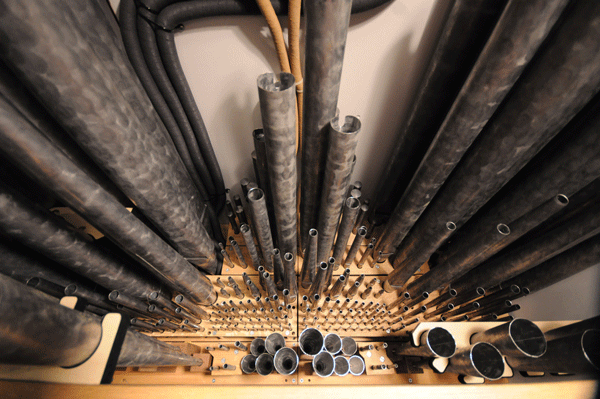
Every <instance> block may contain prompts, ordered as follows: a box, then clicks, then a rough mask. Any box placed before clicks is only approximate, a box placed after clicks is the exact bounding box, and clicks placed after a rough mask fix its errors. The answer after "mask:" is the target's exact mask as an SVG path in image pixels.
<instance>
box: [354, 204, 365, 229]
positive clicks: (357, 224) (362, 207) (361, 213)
mask: <svg viewBox="0 0 600 399" xmlns="http://www.w3.org/2000/svg"><path fill="white" fill-rule="evenodd" d="M368 211H369V204H365V203H362V204H361V205H360V210H359V211H358V216H357V217H356V222H355V223H354V228H353V229H352V233H354V234H356V233H357V231H358V228H359V227H360V226H362V225H363V220H364V219H365V216H366V214H367V212H368ZM365 228H366V227H365Z"/></svg>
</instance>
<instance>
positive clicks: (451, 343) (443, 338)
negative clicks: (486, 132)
mask: <svg viewBox="0 0 600 399" xmlns="http://www.w3.org/2000/svg"><path fill="white" fill-rule="evenodd" d="M425 334H426V344H427V347H428V348H429V350H431V352H432V353H433V354H434V355H435V356H438V357H443V358H450V357H452V356H453V355H454V353H455V352H456V341H455V340H454V337H453V336H452V334H450V332H449V331H448V330H446V329H445V328H442V327H434V328H432V329H430V330H428V331H427V332H426V333H425Z"/></svg>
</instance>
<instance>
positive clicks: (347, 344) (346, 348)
mask: <svg viewBox="0 0 600 399" xmlns="http://www.w3.org/2000/svg"><path fill="white" fill-rule="evenodd" d="M357 350H358V346H357V345H356V341H355V340H354V339H353V338H350V337H344V338H343V339H342V353H343V354H344V355H345V356H352V355H354V354H355V353H356V351H357Z"/></svg>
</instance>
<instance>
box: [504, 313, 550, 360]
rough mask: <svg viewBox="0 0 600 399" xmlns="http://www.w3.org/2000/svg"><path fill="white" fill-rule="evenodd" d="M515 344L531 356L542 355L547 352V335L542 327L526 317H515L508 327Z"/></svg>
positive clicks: (526, 354)
mask: <svg viewBox="0 0 600 399" xmlns="http://www.w3.org/2000/svg"><path fill="white" fill-rule="evenodd" d="M508 331H509V335H510V338H511V340H512V341H513V343H514V344H515V346H516V347H517V348H518V349H519V350H520V351H521V352H522V353H523V354H524V355H525V356H529V357H540V356H542V355H543V354H544V353H546V347H547V343H546V337H545V336H544V333H543V332H542V330H540V328H539V327H538V326H537V325H535V324H534V323H533V322H531V321H529V320H526V319H515V320H513V321H511V322H510V325H509V327H508Z"/></svg>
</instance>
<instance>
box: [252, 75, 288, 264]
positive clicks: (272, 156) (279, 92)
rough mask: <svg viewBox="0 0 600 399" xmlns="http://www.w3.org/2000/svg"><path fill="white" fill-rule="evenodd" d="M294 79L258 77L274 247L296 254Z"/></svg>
mask: <svg viewBox="0 0 600 399" xmlns="http://www.w3.org/2000/svg"><path fill="white" fill-rule="evenodd" d="M294 83H295V80H294V75H292V74H290V73H285V72H282V73H280V74H279V76H277V75H275V74H273V73H265V74H263V75H260V76H259V77H258V98H259V102H260V111H261V115H262V122H263V130H264V134H265V144H266V148H267V163H268V170H269V183H270V186H271V194H272V196H273V208H274V213H275V230H276V231H277V238H278V239H277V245H278V246H279V248H281V250H282V251H283V252H284V253H285V252H290V253H292V254H295V253H297V248H296V246H297V237H296V231H297V227H296V219H297V212H296V211H297V207H296V192H297V173H296V86H295V84H294Z"/></svg>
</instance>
